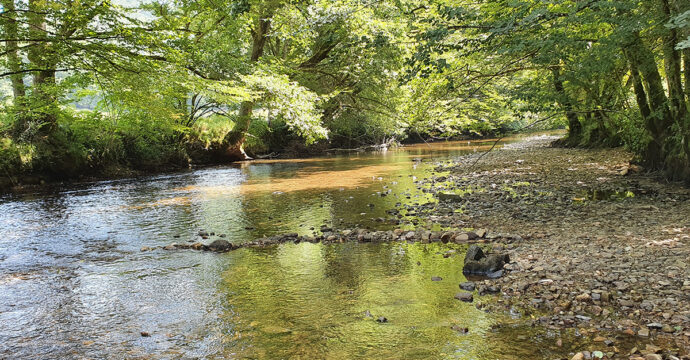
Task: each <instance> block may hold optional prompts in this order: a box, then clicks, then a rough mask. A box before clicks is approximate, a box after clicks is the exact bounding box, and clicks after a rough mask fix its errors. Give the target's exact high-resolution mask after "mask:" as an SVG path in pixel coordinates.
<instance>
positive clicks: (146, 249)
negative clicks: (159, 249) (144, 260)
mask: <svg viewBox="0 0 690 360" xmlns="http://www.w3.org/2000/svg"><path fill="white" fill-rule="evenodd" d="M151 250H153V249H152V248H150V247H148V246H142V247H141V251H142V252H144V251H151Z"/></svg>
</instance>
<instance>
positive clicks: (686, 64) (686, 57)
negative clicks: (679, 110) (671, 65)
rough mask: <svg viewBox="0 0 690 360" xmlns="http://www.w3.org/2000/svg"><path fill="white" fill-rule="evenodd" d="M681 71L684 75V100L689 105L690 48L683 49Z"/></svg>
mask: <svg viewBox="0 0 690 360" xmlns="http://www.w3.org/2000/svg"><path fill="white" fill-rule="evenodd" d="M683 73H684V75H685V101H686V102H687V103H688V106H690V49H684V50H683Z"/></svg>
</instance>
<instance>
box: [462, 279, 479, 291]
mask: <svg viewBox="0 0 690 360" xmlns="http://www.w3.org/2000/svg"><path fill="white" fill-rule="evenodd" d="M460 288H461V289H463V290H465V291H474V289H475V288H476V285H475V284H474V283H473V282H471V281H466V282H464V283H461V284H460Z"/></svg>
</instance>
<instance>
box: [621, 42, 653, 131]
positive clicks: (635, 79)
mask: <svg viewBox="0 0 690 360" xmlns="http://www.w3.org/2000/svg"><path fill="white" fill-rule="evenodd" d="M624 53H625V57H626V58H627V59H628V64H630V75H631V77H632V83H633V91H634V92H635V100H636V101H637V107H638V108H639V109H640V113H641V114H642V120H644V121H645V123H646V122H647V121H649V116H650V115H651V114H652V111H651V110H650V109H649V103H648V102H647V92H646V91H645V90H644V85H642V78H640V71H639V70H638V69H637V63H636V62H635V61H632V60H631V58H630V56H631V55H630V52H629V51H624Z"/></svg>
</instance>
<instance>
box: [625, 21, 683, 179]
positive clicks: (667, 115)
mask: <svg viewBox="0 0 690 360" xmlns="http://www.w3.org/2000/svg"><path fill="white" fill-rule="evenodd" d="M631 38H632V43H630V45H629V46H628V48H627V49H626V54H627V55H628V60H629V61H630V63H631V66H632V67H635V68H637V69H638V70H639V73H640V75H641V76H642V82H643V84H644V88H645V90H646V93H647V103H648V104H649V110H650V116H648V117H647V119H645V127H646V128H647V131H649V134H650V135H651V136H652V141H651V142H650V143H649V145H648V148H647V154H646V155H645V161H646V163H647V166H649V167H651V168H653V169H663V168H664V162H665V159H666V155H667V153H666V150H667V149H666V144H667V140H668V135H669V131H670V130H671V126H672V125H673V116H672V114H671V111H670V109H669V107H668V98H667V97H666V93H665V90H664V86H663V84H662V80H661V75H660V74H659V68H658V67H657V63H656V59H655V58H654V53H653V52H652V51H651V50H650V49H649V47H647V46H646V45H645V44H644V43H643V42H642V39H641V38H640V35H639V33H633V34H632V36H631ZM640 111H643V109H642V108H641V109H640Z"/></svg>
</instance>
